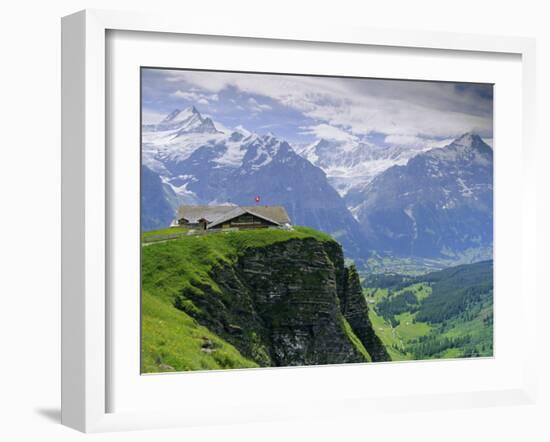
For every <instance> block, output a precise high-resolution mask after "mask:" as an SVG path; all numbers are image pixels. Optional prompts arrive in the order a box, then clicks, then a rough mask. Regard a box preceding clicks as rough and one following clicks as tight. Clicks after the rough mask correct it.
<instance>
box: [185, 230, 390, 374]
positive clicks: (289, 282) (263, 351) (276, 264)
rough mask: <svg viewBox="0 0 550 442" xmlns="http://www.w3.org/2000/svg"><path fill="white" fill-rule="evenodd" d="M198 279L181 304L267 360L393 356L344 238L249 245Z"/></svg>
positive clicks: (285, 362) (293, 363)
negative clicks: (346, 254) (372, 317)
mask: <svg viewBox="0 0 550 442" xmlns="http://www.w3.org/2000/svg"><path fill="white" fill-rule="evenodd" d="M210 276H211V278H212V279H213V280H214V281H215V282H216V284H217V287H212V285H203V284H201V283H200V281H196V283H195V284H194V286H195V287H194V288H195V289H196V290H195V289H187V290H185V291H184V292H183V293H181V294H180V295H179V297H177V299H176V301H175V305H176V307H177V308H179V309H181V310H184V311H185V312H186V313H188V314H189V315H191V316H192V317H194V318H195V319H196V320H197V321H198V322H199V323H201V324H202V325H205V326H207V327H208V328H209V329H210V330H211V331H213V332H214V333H216V334H218V335H219V336H220V337H222V338H223V339H225V340H227V341H228V342H230V343H231V344H233V345H234V346H235V347H236V348H237V349H238V350H239V351H240V352H241V353H242V354H243V355H244V356H245V357H248V358H250V359H252V360H254V361H256V362H257V363H258V364H259V365H260V366H296V365H318V364H333V363H346V362H367V361H371V360H372V361H386V360H389V356H388V354H387V352H386V350H385V349H384V347H383V345H382V343H381V341H380V340H379V338H378V337H377V336H376V334H375V332H374V330H373V328H372V325H371V323H370V321H369V318H368V306H367V304H366V301H365V299H364V297H363V294H362V290H361V285H360V282H359V277H358V275H357V272H356V271H355V269H354V268H353V267H352V268H346V267H345V266H344V258H343V253H342V249H341V247H340V246H339V244H338V243H336V242H330V241H318V240H316V239H311V238H308V239H292V240H289V241H285V242H279V243H275V244H272V245H269V246H265V247H259V248H253V249H249V250H248V251H246V252H245V253H243V254H242V255H241V256H240V257H239V258H238V260H237V261H236V262H234V263H227V264H224V265H221V266H218V267H216V268H214V269H212V270H211V275H210Z"/></svg>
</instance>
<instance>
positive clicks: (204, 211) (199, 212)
mask: <svg viewBox="0 0 550 442" xmlns="http://www.w3.org/2000/svg"><path fill="white" fill-rule="evenodd" d="M237 207H238V206H229V205H227V206H179V207H178V215H177V216H178V219H181V218H185V219H186V220H187V221H189V222H190V223H192V224H196V223H198V222H199V220H200V219H202V218H204V219H206V220H208V222H212V221H215V220H217V219H218V218H221V217H222V216H223V215H225V214H226V213H228V212H231V211H232V210H234V209H235V208H237Z"/></svg>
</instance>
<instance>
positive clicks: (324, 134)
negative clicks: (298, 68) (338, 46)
mask: <svg viewBox="0 0 550 442" xmlns="http://www.w3.org/2000/svg"><path fill="white" fill-rule="evenodd" d="M190 105H194V106H195V107H196V108H197V109H198V110H199V111H200V112H201V113H202V114H203V115H205V116H210V117H211V118H212V119H213V120H214V121H215V122H218V123H221V124H223V125H224V126H225V127H227V128H229V129H232V128H235V127H237V126H243V127H244V128H246V129H247V130H250V131H254V132H257V133H259V134H263V133H267V132H271V133H273V134H275V135H276V136H278V137H280V138H284V139H286V140H287V141H289V142H291V143H306V142H311V141H313V140H315V139H318V138H328V139H335V140H341V141H346V140H358V139H363V140H364V139H367V140H370V141H372V142H375V143H376V144H380V145H392V144H395V145H399V144H401V145H415V144H422V143H433V144H434V145H437V143H440V142H445V141H446V140H448V139H451V138H454V137H457V136H459V135H461V134H463V133H465V132H477V133H479V134H480V135H481V136H482V137H484V138H485V139H486V140H487V141H489V142H490V143H492V136H493V88H492V86H491V85H485V84H467V83H441V82H419V81H403V80H378V79H352V78H337V77H313V76H292V75H273V74H254V73H232V72H206V71H186V70H175V69H143V70H142V117H143V122H144V123H156V122H158V121H160V120H161V119H162V118H163V117H164V116H165V115H167V114H168V113H170V112H172V111H173V110H174V109H183V108H185V107H188V106H190Z"/></svg>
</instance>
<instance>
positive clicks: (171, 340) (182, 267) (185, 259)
mask: <svg viewBox="0 0 550 442" xmlns="http://www.w3.org/2000/svg"><path fill="white" fill-rule="evenodd" d="M307 238H311V239H315V240H317V241H321V242H324V241H330V242H333V240H332V239H331V237H330V236H328V235H326V234H323V233H321V232H318V231H315V230H313V229H308V228H304V227H296V228H294V229H293V230H291V231H290V230H289V231H286V230H249V231H239V232H220V233H213V234H203V235H193V236H187V235H186V230H185V229H181V228H173V229H163V230H160V231H153V232H146V233H144V234H143V246H142V350H141V351H142V355H141V356H142V363H141V369H142V372H146V373H151V372H166V371H184V370H202V369H225V368H237V367H239V368H244V367H257V366H258V364H257V363H256V362H254V361H252V360H250V359H247V358H245V357H244V356H243V355H242V354H241V353H240V352H239V351H238V350H237V349H236V348H235V347H234V346H233V345H231V344H229V343H228V342H227V341H226V340H224V339H222V338H220V336H218V335H216V334H215V333H212V332H211V331H210V330H208V329H207V328H206V327H204V326H201V325H200V324H199V322H198V321H197V320H196V319H195V318H200V317H201V315H207V314H208V312H205V311H201V309H200V308H199V307H197V304H195V303H193V302H191V301H189V300H181V299H180V298H179V296H178V295H179V294H181V293H182V291H184V290H187V291H192V292H193V294H194V295H196V296H197V297H200V296H203V295H205V292H209V293H217V294H219V295H220V296H222V291H221V290H220V287H218V285H217V283H216V281H214V280H213V279H212V276H211V272H212V270H213V269H214V268H217V267H220V266H221V265H224V264H234V263H235V262H236V261H237V259H238V257H239V256H240V255H242V254H244V253H245V252H246V251H247V250H249V249H251V248H261V247H266V246H269V245H273V244H276V243H280V242H281V243H282V242H285V241H289V240H291V239H307ZM201 288H202V289H201ZM178 302H179V303H180V304H179V305H178V307H179V308H176V307H175V304H177V303H178ZM227 302H231V301H230V300H228V301H227ZM351 334H353V333H351ZM360 350H361V351H362V352H364V348H362V346H361V348H360ZM365 353H366V352H365Z"/></svg>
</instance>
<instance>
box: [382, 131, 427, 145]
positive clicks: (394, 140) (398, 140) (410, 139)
mask: <svg viewBox="0 0 550 442" xmlns="http://www.w3.org/2000/svg"><path fill="white" fill-rule="evenodd" d="M384 142H386V143H387V144H395V145H398V146H419V145H423V144H425V143H426V140H425V139H423V138H420V137H416V136H414V135H398V134H395V135H388V136H386V138H385V139H384Z"/></svg>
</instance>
